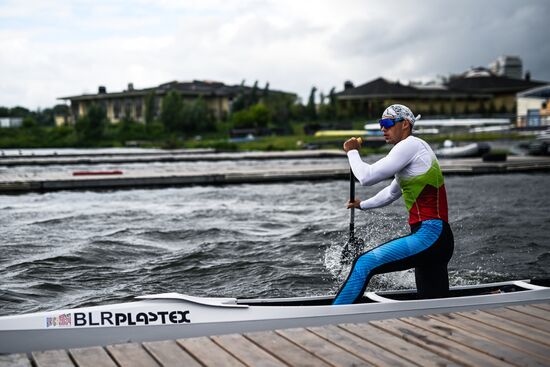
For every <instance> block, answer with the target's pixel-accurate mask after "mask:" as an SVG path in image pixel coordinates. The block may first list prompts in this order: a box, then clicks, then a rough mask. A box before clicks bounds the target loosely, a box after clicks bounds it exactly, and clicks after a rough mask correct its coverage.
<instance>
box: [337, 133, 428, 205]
mask: <svg viewBox="0 0 550 367" xmlns="http://www.w3.org/2000/svg"><path fill="white" fill-rule="evenodd" d="M347 155H348V160H349V163H350V166H351V169H352V171H353V174H354V175H355V177H356V178H357V179H358V180H359V182H360V183H361V185H362V186H370V185H374V184H376V183H378V182H380V181H383V180H385V179H388V178H390V177H392V176H393V177H394V179H393V180H392V182H391V183H390V185H389V186H387V187H385V188H384V189H382V190H381V191H380V192H378V193H377V194H376V195H375V196H373V197H371V198H370V199H367V200H364V201H361V204H360V207H361V209H372V208H379V207H382V206H385V205H388V204H390V203H392V202H393V201H395V200H397V199H398V198H400V197H401V195H402V191H401V187H400V185H399V178H409V177H414V176H418V175H421V174H423V173H426V172H427V171H428V170H429V169H430V167H431V166H432V162H433V160H434V159H436V158H435V154H434V152H433V151H432V149H431V148H430V146H429V145H428V144H427V143H426V142H425V141H424V140H422V139H419V138H417V137H415V136H409V137H407V138H406V139H403V140H402V141H400V142H399V143H397V144H396V145H395V146H394V147H393V148H392V149H391V150H390V152H389V153H388V155H386V156H385V157H384V158H382V159H380V160H378V161H377V162H375V163H373V164H368V163H366V162H363V161H362V160H361V157H360V155H359V152H358V151H357V150H350V151H349V152H348V153H347Z"/></svg>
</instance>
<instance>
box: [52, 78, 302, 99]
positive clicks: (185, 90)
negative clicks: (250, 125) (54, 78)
mask: <svg viewBox="0 0 550 367" xmlns="http://www.w3.org/2000/svg"><path fill="white" fill-rule="evenodd" d="M172 90H175V91H178V92H180V93H181V94H182V95H192V96H236V95H237V94H239V93H240V92H242V91H251V90H252V87H248V86H243V85H226V84H224V83H222V82H217V81H205V80H193V81H192V82H178V81H171V82H167V83H163V84H160V85H159V86H157V87H153V88H145V89H133V90H125V91H122V92H114V93H95V94H82V95H78V96H69V97H60V98H58V99H62V100H91V99H93V100H97V99H110V98H116V97H136V96H144V95H147V94H149V93H151V92H153V93H155V94H160V95H163V94H166V93H167V92H169V91H172ZM269 92H270V93H280V94H289V95H295V93H289V92H282V91H277V90H269Z"/></svg>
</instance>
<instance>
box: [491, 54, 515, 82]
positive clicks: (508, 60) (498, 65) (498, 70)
mask: <svg viewBox="0 0 550 367" xmlns="http://www.w3.org/2000/svg"><path fill="white" fill-rule="evenodd" d="M489 69H490V70H491V72H492V73H493V74H494V75H496V76H505V77H508V78H512V79H521V78H523V63H522V61H521V58H520V57H519V56H500V57H499V58H498V59H496V60H495V61H493V62H492V63H491V64H490V65H489Z"/></svg>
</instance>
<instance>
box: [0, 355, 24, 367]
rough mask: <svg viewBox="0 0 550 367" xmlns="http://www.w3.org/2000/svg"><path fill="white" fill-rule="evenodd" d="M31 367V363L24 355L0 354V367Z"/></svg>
mask: <svg viewBox="0 0 550 367" xmlns="http://www.w3.org/2000/svg"><path fill="white" fill-rule="evenodd" d="M8 366H9V367H31V366H32V364H31V361H30V360H29V358H28V357H27V355H26V354H24V353H17V354H6V355H2V354H0V367H8Z"/></svg>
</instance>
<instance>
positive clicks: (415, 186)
mask: <svg viewBox="0 0 550 367" xmlns="http://www.w3.org/2000/svg"><path fill="white" fill-rule="evenodd" d="M427 185H431V186H433V187H435V188H436V189H439V188H440V187H441V186H442V185H443V173H442V172H441V168H439V163H437V160H435V159H434V160H433V162H432V166H431V167H430V168H429V169H428V170H427V171H426V173H423V174H421V175H419V176H414V177H407V178H399V186H401V191H402V192H403V199H405V205H406V206H407V210H410V209H411V208H412V206H413V204H414V202H415V201H416V199H417V198H418V196H419V195H420V193H421V192H422V190H424V187H426V186H427Z"/></svg>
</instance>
